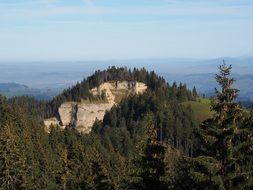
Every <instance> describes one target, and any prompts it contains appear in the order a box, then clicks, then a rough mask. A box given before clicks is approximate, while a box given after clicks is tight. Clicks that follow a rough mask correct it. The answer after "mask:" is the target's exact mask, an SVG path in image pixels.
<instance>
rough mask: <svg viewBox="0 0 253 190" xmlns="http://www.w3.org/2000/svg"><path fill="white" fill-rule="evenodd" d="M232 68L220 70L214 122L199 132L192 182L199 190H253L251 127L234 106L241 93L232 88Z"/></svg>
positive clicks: (207, 124)
mask: <svg viewBox="0 0 253 190" xmlns="http://www.w3.org/2000/svg"><path fill="white" fill-rule="evenodd" d="M231 68H232V67H231V66H227V65H226V64H225V63H224V64H223V65H221V66H220V67H219V71H220V72H219V74H217V75H216V80H217V82H218V83H219V85H220V86H221V91H218V90H216V93H217V97H216V101H215V103H214V104H213V106H212V109H213V110H214V112H215V113H216V115H215V117H214V118H213V119H209V120H207V121H205V122H204V123H203V124H202V125H201V126H200V129H199V131H198V135H199V139H200V142H201V149H200V150H199V156H198V157H196V158H194V167H193V168H192V172H191V174H192V179H193V180H194V181H195V183H196V188H197V189H251V188H252V167H251V165H252V161H253V152H252V125H251V124H250V122H249V121H248V123H247V122H246V123H247V124H245V121H246V120H245V118H244V117H243V114H242V110H241V108H240V106H239V105H238V104H237V103H235V101H234V100H235V98H236V97H237V95H238V90H237V89H234V88H232V87H231V85H232V84H233V82H234V79H231V78H230V72H231Z"/></svg>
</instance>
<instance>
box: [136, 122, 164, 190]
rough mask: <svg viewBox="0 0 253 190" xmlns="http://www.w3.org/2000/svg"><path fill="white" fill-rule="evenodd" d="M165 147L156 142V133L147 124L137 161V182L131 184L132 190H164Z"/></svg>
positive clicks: (151, 125)
mask: <svg viewBox="0 0 253 190" xmlns="http://www.w3.org/2000/svg"><path fill="white" fill-rule="evenodd" d="M164 155H165V146H164V145H162V144H161V143H160V142H159V141H158V140H157V132H156V129H155V128H154V126H153V124H151V123H149V124H148V126H147V129H146V143H145V146H144V150H143V153H142V155H141V157H140V160H138V161H137V163H136V164H137V167H138V168H139V170H138V169H137V170H136V171H137V172H138V173H137V175H138V177H139V181H138V182H137V183H136V182H135V184H133V188H134V189H146V190H153V189H158V190H162V189H165V187H166V185H165V183H164V181H163V180H162V176H163V175H164V174H165V170H164V169H165V163H164Z"/></svg>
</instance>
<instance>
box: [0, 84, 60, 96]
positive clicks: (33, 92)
mask: <svg viewBox="0 0 253 190" xmlns="http://www.w3.org/2000/svg"><path fill="white" fill-rule="evenodd" d="M59 92H60V91H55V90H50V89H35V88H29V87H28V86H27V85H23V84H18V83H0V94H2V95H5V96H7V97H13V96H23V95H24V96H32V97H34V98H36V99H39V100H49V99H51V98H53V97H54V96H55V95H56V94H58V93H59Z"/></svg>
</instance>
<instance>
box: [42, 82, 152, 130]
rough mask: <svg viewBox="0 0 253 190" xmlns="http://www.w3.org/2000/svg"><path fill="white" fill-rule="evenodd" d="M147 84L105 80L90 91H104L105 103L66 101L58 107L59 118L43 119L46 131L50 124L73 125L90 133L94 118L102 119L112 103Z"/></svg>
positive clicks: (143, 88) (95, 94)
mask: <svg viewBox="0 0 253 190" xmlns="http://www.w3.org/2000/svg"><path fill="white" fill-rule="evenodd" d="M146 89H147V86H146V84H144V83H140V82H135V81H130V82H129V81H117V82H106V83H103V84H101V85H100V86H99V87H97V88H93V89H91V90H90V92H91V93H92V94H93V95H94V96H97V95H100V96H101V95H102V94H103V93H104V95H105V97H106V100H107V102H108V103H107V102H106V103H86V102H83V103H82V102H66V103H63V104H62V105H61V106H60V107H59V108H58V113H59V120H57V119H56V118H50V119H47V120H45V121H44V124H45V126H46V131H48V132H49V131H50V126H51V125H53V126H55V125H58V126H60V128H62V129H64V128H65V127H66V126H72V127H75V128H76V129H77V130H78V131H79V132H81V133H85V134H87V133H90V131H91V127H92V126H93V124H94V122H95V121H96V120H102V119H103V118H104V115H105V112H106V111H108V110H110V109H111V108H112V106H113V105H115V104H117V103H119V102H120V100H121V99H122V98H124V97H126V96H128V95H130V94H142V93H144V92H145V91H146Z"/></svg>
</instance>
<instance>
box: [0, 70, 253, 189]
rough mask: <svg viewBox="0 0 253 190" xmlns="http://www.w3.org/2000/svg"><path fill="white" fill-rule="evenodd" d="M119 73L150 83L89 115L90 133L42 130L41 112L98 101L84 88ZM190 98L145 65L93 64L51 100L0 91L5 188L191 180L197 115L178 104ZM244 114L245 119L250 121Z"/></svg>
mask: <svg viewBox="0 0 253 190" xmlns="http://www.w3.org/2000/svg"><path fill="white" fill-rule="evenodd" d="M123 80H127V81H132V82H135V81H140V82H144V83H146V84H147V86H148V90H147V92H146V93H144V94H143V95H131V96H130V97H127V98H125V99H123V100H122V101H121V102H120V103H119V104H118V105H117V106H115V107H113V108H112V109H111V110H110V111H109V112H107V113H106V115H105V117H104V120H103V121H97V122H95V124H94V127H93V131H92V132H91V133H90V134H89V135H83V134H80V133H78V132H77V131H76V130H74V129H72V128H66V129H65V130H60V129H58V128H52V130H51V132H50V134H48V133H46V132H45V131H44V130H43V123H42V121H43V119H44V118H45V117H50V116H55V115H56V114H57V109H58V107H59V106H60V105H61V104H62V103H63V102H65V101H81V100H83V99H85V100H88V101H92V100H96V99H100V100H103V99H104V97H103V96H101V97H93V96H92V95H91V94H90V92H89V89H90V88H93V87H96V86H98V85H99V84H101V83H103V82H107V81H123ZM194 98H195V97H194V95H193V93H192V92H191V91H189V90H187V88H186V86H185V85H183V84H179V85H177V84H176V83H174V84H173V85H172V86H170V85H169V84H168V83H166V82H165V80H164V79H163V78H162V77H159V76H157V75H156V74H155V73H154V72H148V71H146V70H145V69H144V68H143V69H133V70H127V69H126V68H115V67H111V68H109V69H108V70H106V71H97V72H96V73H95V74H94V75H92V76H91V77H88V78H87V79H84V80H83V81H82V82H80V83H78V84H77V85H75V86H73V87H72V88H69V89H67V90H65V91H64V92H63V93H62V94H60V95H59V96H57V97H55V98H54V100H52V101H51V102H44V101H36V100H34V99H32V98H30V97H16V98H12V99H10V100H7V99H5V98H4V97H0V134H1V146H0V149H1V150H0V151H1V155H0V158H1V159H0V161H1V163H4V162H5V160H13V159H15V160H16V162H12V163H11V164H10V165H9V166H8V167H9V168H11V170H12V171H15V172H16V173H15V175H14V177H15V180H14V181H13V185H12V186H10V189H22V188H27V187H29V188H31V189H94V190H95V189H111V190H114V189H115V190H116V189H129V188H130V186H131V185H132V187H135V189H136V188H137V189H138V188H142V189H185V188H187V187H193V185H191V183H190V182H192V181H190V177H189V170H190V169H189V167H188V166H189V164H190V162H189V161H188V159H187V156H192V155H193V154H194V153H195V152H194V150H195V147H196V143H195V141H196V139H195V136H194V134H193V131H194V129H195V126H194V125H195V121H194V119H193V117H192V110H191V108H190V107H186V106H182V105H180V104H179V103H180V102H184V101H189V100H194ZM250 121H251V120H247V122H246V124H247V126H248V127H249V128H250V126H252V122H250ZM147 127H148V128H147ZM151 129H152V130H151ZM245 135H246V134H245ZM245 135H244V136H241V138H242V139H243V138H245V137H246V136H245ZM7 142H8V143H10V144H9V145H8V143H7ZM10 146H11V147H12V148H11V149H9V147H10ZM6 152H8V155H7V153H6ZM6 155H7V156H6ZM133 160H134V161H133ZM136 160H138V164H137V162H136ZM244 161H245V162H247V163H249V162H248V161H247V160H244ZM136 164H137V165H136ZM6 168H7V167H4V165H2V164H1V171H0V179H1V180H2V179H3V183H2V181H1V183H2V184H3V185H4V186H5V187H6V185H5V183H4V180H5V181H6V179H8V177H5V175H4V174H5V173H6V172H5V171H7V170H8V168H7V169H6ZM133 170H137V172H133ZM171 171H173V172H171ZM135 185H136V186H135Z"/></svg>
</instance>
